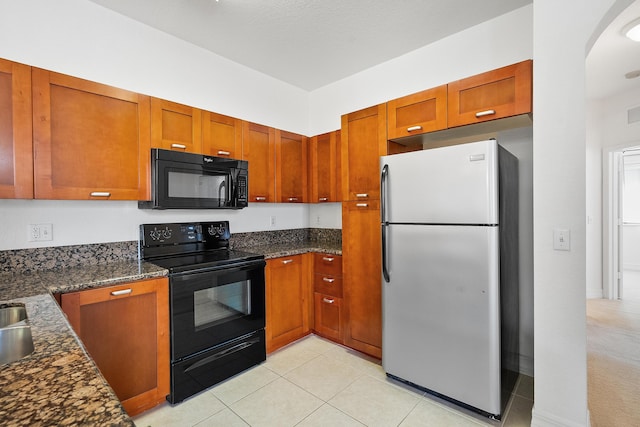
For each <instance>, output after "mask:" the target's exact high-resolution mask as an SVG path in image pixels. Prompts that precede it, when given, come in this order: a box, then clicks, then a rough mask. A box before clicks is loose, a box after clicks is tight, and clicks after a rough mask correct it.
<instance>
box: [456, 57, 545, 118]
mask: <svg viewBox="0 0 640 427" xmlns="http://www.w3.org/2000/svg"><path fill="white" fill-rule="evenodd" d="M532 69H533V61H531V60H527V61H523V62H519V63H517V64H513V65H509V66H506V67H502V68H498V69H496V70H492V71H488V72H486V73H482V74H478V75H475V76H473V77H468V78H466V79H462V80H458V81H455V82H451V83H449V85H448V104H449V110H448V116H447V120H448V123H449V125H448V126H449V127H455V126H462V125H468V124H473V123H479V122H484V121H488V120H494V119H501V118H504V117H510V116H516V115H519V114H525V113H530V112H531V99H532Z"/></svg>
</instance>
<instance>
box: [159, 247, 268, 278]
mask: <svg viewBox="0 0 640 427" xmlns="http://www.w3.org/2000/svg"><path fill="white" fill-rule="evenodd" d="M263 259H264V256H263V255H258V254H253V253H250V252H242V251H236V250H231V249H218V250H213V251H209V252H201V253H198V254H192V255H179V256H171V257H162V258H156V259H149V260H148V261H149V262H152V263H154V264H156V265H157V266H160V267H163V268H166V269H167V270H169V273H181V272H185V271H194V270H200V269H207V270H209V269H216V268H228V267H230V266H234V265H237V264H243V263H246V262H252V261H261V260H263Z"/></svg>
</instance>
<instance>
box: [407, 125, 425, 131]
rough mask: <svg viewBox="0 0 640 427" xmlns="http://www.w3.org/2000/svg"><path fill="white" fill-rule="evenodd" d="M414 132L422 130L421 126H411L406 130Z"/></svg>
mask: <svg viewBox="0 0 640 427" xmlns="http://www.w3.org/2000/svg"><path fill="white" fill-rule="evenodd" d="M414 130H422V126H411V127H408V128H407V132H413V131H414Z"/></svg>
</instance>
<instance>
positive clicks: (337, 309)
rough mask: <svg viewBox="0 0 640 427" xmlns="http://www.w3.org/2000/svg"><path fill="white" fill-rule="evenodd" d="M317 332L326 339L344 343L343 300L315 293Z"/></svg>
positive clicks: (315, 327)
mask: <svg viewBox="0 0 640 427" xmlns="http://www.w3.org/2000/svg"><path fill="white" fill-rule="evenodd" d="M314 299H315V304H314V310H315V324H314V329H315V331H316V332H317V333H318V334H320V335H321V336H323V337H325V338H329V339H331V340H334V341H337V342H339V343H342V325H343V319H342V298H336V297H335V296H333V295H323V294H322V293H320V292H316V293H315V297H314Z"/></svg>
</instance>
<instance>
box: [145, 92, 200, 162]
mask: <svg viewBox="0 0 640 427" xmlns="http://www.w3.org/2000/svg"><path fill="white" fill-rule="evenodd" d="M201 120H202V114H201V111H200V110H199V109H197V108H193V107H189V106H188V105H182V104H178V103H176V102H171V101H166V100H164V99H158V98H151V146H152V147H154V148H164V149H165V150H176V151H188V152H191V153H201V152H202V134H201V132H202V124H201Z"/></svg>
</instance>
